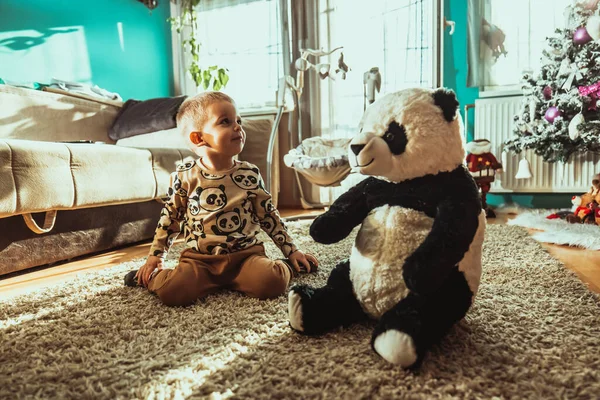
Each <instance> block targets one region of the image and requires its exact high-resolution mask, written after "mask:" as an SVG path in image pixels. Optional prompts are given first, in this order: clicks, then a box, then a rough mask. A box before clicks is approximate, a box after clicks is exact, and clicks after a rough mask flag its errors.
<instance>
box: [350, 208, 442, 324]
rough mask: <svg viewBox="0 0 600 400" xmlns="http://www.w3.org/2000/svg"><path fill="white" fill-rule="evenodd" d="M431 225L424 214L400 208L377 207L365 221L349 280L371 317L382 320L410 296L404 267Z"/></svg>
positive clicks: (354, 252) (357, 237) (352, 255)
mask: <svg viewBox="0 0 600 400" xmlns="http://www.w3.org/2000/svg"><path fill="white" fill-rule="evenodd" d="M432 225H433V218H430V217H428V216H427V215H425V214H424V213H423V212H420V211H415V210H411V209H409V208H403V207H399V206H393V207H390V206H382V207H378V208H376V209H375V210H373V211H371V213H370V214H369V215H368V217H367V218H366V219H365V220H364V221H363V223H362V225H361V227H360V230H359V231H358V234H357V236H356V240H355V243H354V247H353V248H352V252H351V254H350V280H351V281H352V285H353V287H354V294H355V295H356V298H357V300H358V301H359V303H360V304H361V305H362V307H363V310H365V312H366V313H367V314H369V315H370V316H371V317H373V318H379V317H381V315H383V313H384V312H386V311H387V310H389V309H390V308H392V306H394V305H395V304H396V303H398V301H400V300H401V299H403V298H404V297H406V295H407V294H408V292H409V290H408V288H407V287H406V284H405V283H404V279H402V266H403V265H404V261H405V260H406V258H407V257H408V256H409V255H411V254H412V253H413V252H414V251H415V249H416V248H418V247H419V246H420V245H421V243H423V241H424V240H425V238H426V237H427V235H428V234H429V231H430V230H431V226H432Z"/></svg>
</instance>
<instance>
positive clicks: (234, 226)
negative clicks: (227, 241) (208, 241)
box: [217, 209, 242, 233]
mask: <svg viewBox="0 0 600 400" xmlns="http://www.w3.org/2000/svg"><path fill="white" fill-rule="evenodd" d="M241 225H242V218H241V217H240V213H239V212H238V211H237V209H236V211H227V212H221V213H219V215H218V216H217V227H218V228H219V230H220V231H221V232H223V233H231V232H235V231H237V230H238V229H239V228H240V226H241Z"/></svg>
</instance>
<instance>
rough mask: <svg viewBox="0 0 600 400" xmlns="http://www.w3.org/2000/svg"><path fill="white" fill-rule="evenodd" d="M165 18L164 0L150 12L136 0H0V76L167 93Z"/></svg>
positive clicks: (126, 92) (127, 92)
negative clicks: (60, 80)
mask: <svg viewBox="0 0 600 400" xmlns="http://www.w3.org/2000/svg"><path fill="white" fill-rule="evenodd" d="M168 17H169V1H168V0H161V1H159V7H158V8H156V9H155V10H153V11H152V12H150V10H148V9H147V8H146V7H145V6H144V5H143V4H142V3H140V2H138V1H136V0H102V1H97V0H27V1H24V0H1V1H0V78H3V79H5V80H9V81H18V82H32V81H33V82H40V83H48V82H49V80H50V79H51V78H52V77H55V78H58V79H62V80H68V81H77V82H82V83H92V84H95V85H98V86H100V87H101V88H104V89H106V90H108V91H111V92H117V93H119V94H120V95H121V96H122V97H123V99H124V100H127V99H129V98H136V99H140V100H144V99H148V98H153V97H163V96H171V95H173V93H174V89H173V68H172V56H171V54H172V53H171V34H170V25H169V23H168V22H167V21H166V19H167V18H168ZM119 32H122V35H120V34H119ZM121 38H122V39H121Z"/></svg>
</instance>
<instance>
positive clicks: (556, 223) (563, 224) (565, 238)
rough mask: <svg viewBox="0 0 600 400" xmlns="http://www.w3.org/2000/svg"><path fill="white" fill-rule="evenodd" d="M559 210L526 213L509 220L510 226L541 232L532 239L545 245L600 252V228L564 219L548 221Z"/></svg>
mask: <svg viewBox="0 0 600 400" xmlns="http://www.w3.org/2000/svg"><path fill="white" fill-rule="evenodd" d="M556 211H557V210H534V211H526V212H522V213H520V214H519V215H517V216H516V217H515V218H514V219H512V220H508V222H507V223H508V224H509V225H518V226H522V227H525V228H531V229H536V230H540V231H543V232H536V233H534V234H533V235H532V237H533V238H534V239H535V240H537V241H539V242H545V243H554V244H563V245H567V246H573V247H581V248H584V249H589V250H600V226H598V225H589V224H571V223H569V222H567V221H565V220H563V219H547V218H546V217H547V216H548V215H550V214H552V213H553V212H556Z"/></svg>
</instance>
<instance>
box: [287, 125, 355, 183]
mask: <svg viewBox="0 0 600 400" xmlns="http://www.w3.org/2000/svg"><path fill="white" fill-rule="evenodd" d="M350 140H351V139H326V138H323V137H319V136H316V137H311V138H307V139H304V140H303V141H302V143H300V145H299V146H298V147H296V148H295V149H291V150H290V151H289V152H288V153H287V154H286V155H285V156H284V157H283V162H284V163H285V165H286V166H287V167H289V168H293V169H294V170H296V171H298V172H299V173H300V174H302V175H303V176H304V177H305V178H306V179H307V180H308V181H309V182H310V183H312V184H314V185H318V186H325V187H327V186H340V182H341V181H343V180H344V178H346V177H347V176H348V174H349V173H350V163H349V162H348V145H349V144H350Z"/></svg>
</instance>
